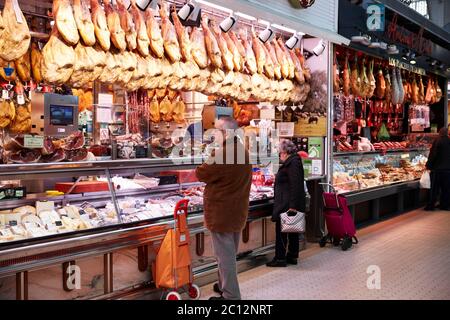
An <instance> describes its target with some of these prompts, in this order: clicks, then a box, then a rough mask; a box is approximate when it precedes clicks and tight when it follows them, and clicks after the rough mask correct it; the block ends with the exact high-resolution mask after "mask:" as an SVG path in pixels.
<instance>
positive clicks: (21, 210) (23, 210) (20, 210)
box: [13, 206, 36, 214]
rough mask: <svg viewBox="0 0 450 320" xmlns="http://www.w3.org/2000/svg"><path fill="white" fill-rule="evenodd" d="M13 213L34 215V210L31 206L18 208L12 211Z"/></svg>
mask: <svg viewBox="0 0 450 320" xmlns="http://www.w3.org/2000/svg"><path fill="white" fill-rule="evenodd" d="M13 213H21V214H26V213H31V214H36V208H35V207H32V206H23V207H19V208H16V209H14V210H13Z"/></svg>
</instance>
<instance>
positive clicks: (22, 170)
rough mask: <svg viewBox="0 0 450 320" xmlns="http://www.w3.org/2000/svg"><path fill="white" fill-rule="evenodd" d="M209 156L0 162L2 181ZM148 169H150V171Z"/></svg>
mask: <svg viewBox="0 0 450 320" xmlns="http://www.w3.org/2000/svg"><path fill="white" fill-rule="evenodd" d="M205 159H206V157H178V158H157V159H156V158H143V159H127V160H102V161H80V162H56V163H27V164H2V165H0V180H1V179H7V178H13V179H14V178H17V177H19V176H23V175H25V176H26V177H27V179H30V178H32V177H35V175H40V174H50V175H52V176H55V175H60V174H66V173H75V172H85V173H89V174H91V175H95V174H102V173H103V172H104V171H105V170H115V171H116V172H115V173H117V174H118V173H119V171H120V170H122V172H126V170H128V172H131V171H132V170H135V169H139V170H147V171H146V172H150V171H156V170H160V171H163V170H173V169H174V168H175V169H176V170H183V169H192V168H195V167H197V166H198V165H200V164H202V163H203V162H204V160H205ZM250 159H251V160H255V161H256V160H257V163H258V164H261V165H267V164H269V163H276V162H277V161H278V157H257V158H256V157H251V158H250ZM148 170H149V171H148Z"/></svg>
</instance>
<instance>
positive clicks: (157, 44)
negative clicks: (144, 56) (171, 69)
mask: <svg viewBox="0 0 450 320" xmlns="http://www.w3.org/2000/svg"><path fill="white" fill-rule="evenodd" d="M145 21H146V23H147V34H148V37H149V39H150V48H151V49H152V52H153V53H154V54H155V55H156V57H158V58H160V59H161V58H163V57H164V40H163V37H162V35H161V29H160V28H159V24H158V22H157V21H156V19H155V17H154V12H153V10H152V9H151V8H148V9H147V11H145Z"/></svg>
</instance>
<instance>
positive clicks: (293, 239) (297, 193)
mask: <svg viewBox="0 0 450 320" xmlns="http://www.w3.org/2000/svg"><path fill="white" fill-rule="evenodd" d="M278 151H279V153H280V161H281V163H282V164H281V166H280V168H279V169H278V172H277V175H276V177H275V198H274V208H273V214H272V221H274V222H275V223H276V224H275V231H276V240H275V257H274V258H273V260H272V261H270V262H268V263H267V266H268V267H286V265H287V264H293V265H296V264H297V259H298V254H299V241H300V234H298V233H282V232H281V221H280V214H282V213H283V212H286V211H301V212H305V202H306V200H305V198H306V195H305V185H304V172H303V164H302V160H301V158H300V157H299V156H298V154H297V148H296V146H295V144H294V143H293V142H292V141H290V140H282V141H281V142H280V145H279V147H278ZM286 251H287V252H286Z"/></svg>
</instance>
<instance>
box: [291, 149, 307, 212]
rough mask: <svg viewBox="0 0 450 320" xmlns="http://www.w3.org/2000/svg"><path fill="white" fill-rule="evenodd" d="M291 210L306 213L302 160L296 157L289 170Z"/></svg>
mask: <svg viewBox="0 0 450 320" xmlns="http://www.w3.org/2000/svg"><path fill="white" fill-rule="evenodd" d="M288 169H289V170H288V175H289V208H292V209H297V210H299V211H302V212H305V207H306V204H305V184H304V172H303V165H302V160H301V159H300V158H299V157H295V158H294V159H293V161H292V162H291V164H290V166H289V168H288Z"/></svg>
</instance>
